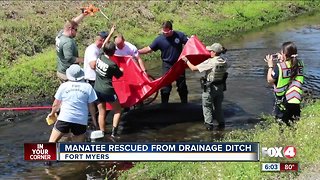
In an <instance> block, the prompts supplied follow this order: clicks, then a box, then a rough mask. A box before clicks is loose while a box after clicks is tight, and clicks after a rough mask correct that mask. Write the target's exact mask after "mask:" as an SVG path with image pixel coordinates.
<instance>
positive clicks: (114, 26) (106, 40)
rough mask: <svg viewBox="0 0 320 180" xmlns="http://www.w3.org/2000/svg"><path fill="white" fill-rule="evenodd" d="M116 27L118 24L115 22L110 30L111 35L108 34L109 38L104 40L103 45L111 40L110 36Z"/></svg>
mask: <svg viewBox="0 0 320 180" xmlns="http://www.w3.org/2000/svg"><path fill="white" fill-rule="evenodd" d="M115 29H116V25H115V24H114V25H112V27H111V29H110V32H109V35H108V36H107V38H106V39H105V40H104V42H103V44H102V46H101V47H104V45H105V44H106V43H108V42H109V41H110V38H111V36H112V34H113V33H114V31H115Z"/></svg>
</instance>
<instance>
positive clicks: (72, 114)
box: [54, 81, 97, 125]
mask: <svg viewBox="0 0 320 180" xmlns="http://www.w3.org/2000/svg"><path fill="white" fill-rule="evenodd" d="M54 97H55V98H56V99H57V100H60V101H62V103H61V107H60V114H59V116H58V120H60V121H65V122H71V123H76V124H82V125H87V124H88V111H89V110H88V104H89V103H92V102H94V101H95V100H96V99H97V95H96V93H95V91H94V89H93V88H92V86H91V85H90V84H89V83H86V82H84V81H78V82H73V81H67V82H65V83H62V84H61V85H60V87H59V88H58V90H57V92H56V94H55V96H54Z"/></svg>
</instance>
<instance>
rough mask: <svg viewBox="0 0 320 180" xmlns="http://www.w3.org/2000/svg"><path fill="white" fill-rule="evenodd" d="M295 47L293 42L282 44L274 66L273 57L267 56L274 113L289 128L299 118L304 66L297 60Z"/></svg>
mask: <svg viewBox="0 0 320 180" xmlns="http://www.w3.org/2000/svg"><path fill="white" fill-rule="evenodd" d="M297 56H298V51H297V47H296V45H295V44H294V43H293V42H284V43H283V44H282V49H281V52H280V53H277V54H276V59H277V60H278V61H277V63H276V64H275V66H274V62H275V61H274V60H275V58H273V55H267V56H266V58H265V61H266V62H267V63H268V74H267V81H268V83H269V84H272V85H273V89H274V94H275V98H276V100H275V106H274V112H275V115H276V118H277V119H281V120H282V122H284V123H286V124H287V125H288V126H290V124H291V123H293V122H294V121H296V120H299V118H300V112H301V111H300V103H301V100H302V93H303V90H302V85H303V82H304V76H303V72H304V65H303V62H302V61H301V60H299V59H298V58H297Z"/></svg>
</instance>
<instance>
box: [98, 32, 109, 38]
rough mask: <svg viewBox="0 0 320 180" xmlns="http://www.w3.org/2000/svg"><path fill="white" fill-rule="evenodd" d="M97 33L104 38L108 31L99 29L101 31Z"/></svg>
mask: <svg viewBox="0 0 320 180" xmlns="http://www.w3.org/2000/svg"><path fill="white" fill-rule="evenodd" d="M98 35H99V36H100V37H102V38H103V39H105V38H107V37H108V35H109V33H108V32H106V31H101V32H99V33H98Z"/></svg>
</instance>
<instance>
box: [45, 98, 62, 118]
mask: <svg viewBox="0 0 320 180" xmlns="http://www.w3.org/2000/svg"><path fill="white" fill-rule="evenodd" d="M60 105H61V101H60V100H58V99H55V100H54V101H53V104H52V109H51V112H50V114H49V115H48V116H54V114H55V113H56V112H58V110H59V108H60Z"/></svg>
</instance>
